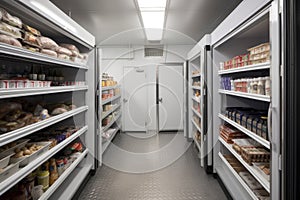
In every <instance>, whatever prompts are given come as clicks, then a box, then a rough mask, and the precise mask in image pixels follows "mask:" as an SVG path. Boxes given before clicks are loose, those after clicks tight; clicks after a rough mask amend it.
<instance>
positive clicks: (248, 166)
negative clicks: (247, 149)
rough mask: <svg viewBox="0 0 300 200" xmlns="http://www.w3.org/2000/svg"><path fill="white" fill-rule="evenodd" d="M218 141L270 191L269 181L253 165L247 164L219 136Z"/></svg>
mask: <svg viewBox="0 0 300 200" xmlns="http://www.w3.org/2000/svg"><path fill="white" fill-rule="evenodd" d="M219 141H220V142H221V143H222V144H223V145H224V146H225V147H226V148H227V149H228V150H229V151H230V152H231V153H232V155H234V157H236V158H237V159H238V160H239V161H240V163H241V164H242V165H243V166H244V167H245V168H246V169H247V170H248V171H249V172H250V174H251V175H252V176H254V178H255V179H256V180H257V181H258V182H259V183H260V184H261V185H262V186H263V187H264V188H265V189H266V190H267V192H269V193H270V182H269V181H267V180H266V179H265V178H264V177H262V176H261V175H260V174H258V172H257V171H256V170H255V169H254V167H253V166H250V165H248V163H246V162H245V161H244V160H243V158H242V157H241V156H240V155H239V154H238V153H237V152H236V151H235V150H234V149H233V148H232V145H230V144H227V143H226V142H225V141H224V140H223V139H222V138H220V137H219Z"/></svg>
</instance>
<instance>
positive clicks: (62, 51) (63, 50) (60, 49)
mask: <svg viewBox="0 0 300 200" xmlns="http://www.w3.org/2000/svg"><path fill="white" fill-rule="evenodd" d="M55 51H56V52H57V53H59V54H65V55H67V56H72V52H71V51H70V50H69V49H67V48H64V47H57V48H56V49H55Z"/></svg>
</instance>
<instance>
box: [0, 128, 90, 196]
mask: <svg viewBox="0 0 300 200" xmlns="http://www.w3.org/2000/svg"><path fill="white" fill-rule="evenodd" d="M87 130H88V127H87V126H85V127H83V128H81V129H80V130H78V131H77V132H76V133H74V134H73V135H71V136H70V137H69V138H67V139H66V140H64V141H62V142H61V143H59V144H58V145H56V146H55V147H53V148H52V149H51V150H49V151H47V152H46V153H44V154H42V155H41V156H40V157H38V158H37V159H35V160H34V161H32V162H31V163H29V164H28V165H26V166H25V167H23V168H22V169H20V170H19V171H18V172H17V173H15V174H14V175H13V176H11V177H10V178H8V179H6V180H4V181H3V182H1V183H0V195H2V194H3V193H5V192H6V191H7V190H9V189H10V188H11V187H13V186H14V183H16V182H18V180H22V179H23V178H24V177H26V176H27V175H28V174H30V173H31V172H32V171H33V170H35V169H36V168H38V167H39V165H40V163H43V161H46V160H49V159H50V158H51V157H52V156H54V155H55V154H56V153H58V152H59V151H60V150H62V149H63V148H64V147H66V146H67V145H68V144H70V143H71V142H72V141H74V140H75V139H76V138H78V137H80V136H81V135H82V134H84V133H85V132H86V131H87Z"/></svg>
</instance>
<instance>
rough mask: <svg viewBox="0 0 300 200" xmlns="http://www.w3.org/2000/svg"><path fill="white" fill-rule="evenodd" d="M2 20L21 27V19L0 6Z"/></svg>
mask: <svg viewBox="0 0 300 200" xmlns="http://www.w3.org/2000/svg"><path fill="white" fill-rule="evenodd" d="M0 12H1V14H2V20H3V21H4V22H6V23H8V24H10V25H12V26H15V27H18V28H22V21H21V19H20V18H18V17H15V16H12V15H10V14H9V13H8V12H7V11H6V10H4V9H3V8H0Z"/></svg>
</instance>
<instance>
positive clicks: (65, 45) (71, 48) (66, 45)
mask: <svg viewBox="0 0 300 200" xmlns="http://www.w3.org/2000/svg"><path fill="white" fill-rule="evenodd" d="M60 46H61V47H64V48H67V49H69V50H70V51H75V52H77V53H79V50H78V48H77V47H76V46H75V45H73V44H60Z"/></svg>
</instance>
